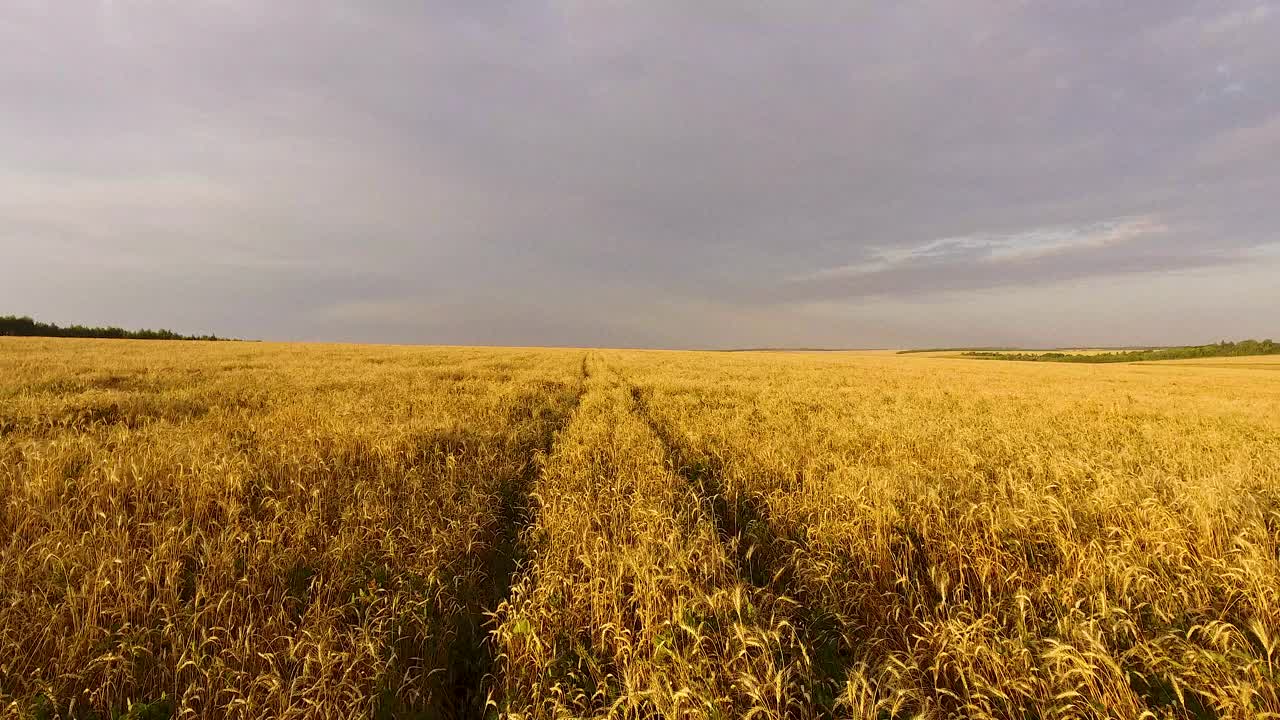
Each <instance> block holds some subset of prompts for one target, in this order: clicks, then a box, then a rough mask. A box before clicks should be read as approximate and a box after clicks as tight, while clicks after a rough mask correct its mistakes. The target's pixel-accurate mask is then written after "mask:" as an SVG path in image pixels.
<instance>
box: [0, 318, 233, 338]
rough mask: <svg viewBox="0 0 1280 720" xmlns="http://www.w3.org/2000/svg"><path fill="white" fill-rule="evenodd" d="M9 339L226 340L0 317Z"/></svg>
mask: <svg viewBox="0 0 1280 720" xmlns="http://www.w3.org/2000/svg"><path fill="white" fill-rule="evenodd" d="M5 335H8V336H13V337H64V338H120V339H125V340H226V339H228V338H220V337H218V336H217V335H180V334H178V333H176V332H173V331H172V330H125V329H124V328H118V327H86V326H84V325H71V326H69V327H62V326H60V325H55V324H53V323H43V322H37V321H35V320H32V319H31V318H29V317H19V316H17V315H0V336H5Z"/></svg>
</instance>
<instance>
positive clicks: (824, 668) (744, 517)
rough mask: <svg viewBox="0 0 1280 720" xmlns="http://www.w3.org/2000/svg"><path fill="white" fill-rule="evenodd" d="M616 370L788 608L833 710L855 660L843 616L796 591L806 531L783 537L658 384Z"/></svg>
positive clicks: (818, 699)
mask: <svg viewBox="0 0 1280 720" xmlns="http://www.w3.org/2000/svg"><path fill="white" fill-rule="evenodd" d="M613 371H614V374H615V375H617V377H618V379H619V380H620V381H621V382H622V383H623V384H624V385H625V386H627V387H628V388H629V390H630V392H631V398H632V400H633V402H634V405H635V411H636V414H637V415H639V416H640V417H641V418H642V419H643V420H644V422H645V424H646V425H648V427H649V429H650V430H651V431H652V432H653V434H654V436H656V437H657V438H658V440H659V442H660V443H661V444H662V447H663V450H664V452H665V454H666V457H667V461H668V463H669V464H670V466H671V467H672V469H673V471H674V472H675V473H676V474H677V475H678V476H679V477H681V478H683V479H684V480H685V482H687V483H688V484H689V485H690V486H691V487H692V488H693V489H694V490H695V491H696V492H697V493H698V495H699V496H700V497H701V498H702V499H703V502H704V503H705V505H706V506H707V507H708V508H709V509H710V516H711V521H712V522H713V524H714V525H715V528H716V531H717V533H718V534H719V536H720V539H721V542H722V544H723V545H724V548H725V551H726V554H727V555H728V557H729V558H730V561H731V562H732V563H733V567H734V570H735V572H736V574H737V576H738V578H739V580H740V581H741V582H743V583H744V584H746V585H748V586H749V587H750V588H751V589H752V593H753V595H754V596H755V597H756V598H758V599H759V600H760V601H762V602H765V603H768V604H771V605H773V606H775V607H780V608H783V609H784V612H785V614H786V615H787V619H788V621H789V622H790V623H791V626H792V627H793V628H794V630H795V633H796V640H797V641H798V642H799V643H800V645H801V646H802V647H803V648H804V649H803V652H802V653H796V655H797V657H795V658H793V659H794V660H796V661H798V662H799V664H800V665H802V666H805V665H807V666H809V668H810V671H809V672H808V673H806V674H807V675H808V678H809V679H808V684H809V687H808V688H806V695H807V696H808V699H809V702H810V703H811V704H812V706H813V709H814V710H815V714H816V716H817V717H830V716H832V714H833V712H834V705H835V699H836V697H837V695H838V694H839V692H840V689H841V688H842V687H843V685H844V682H845V677H846V676H847V673H848V669H849V667H850V666H851V665H852V664H853V662H854V660H853V657H852V655H851V653H850V651H849V648H847V647H845V643H844V642H843V638H842V633H841V630H842V623H841V622H840V620H839V618H838V617H836V616H835V615H834V614H833V613H831V612H829V611H827V610H825V609H824V608H823V607H822V606H821V603H814V604H812V605H811V604H810V603H809V602H806V598H804V597H803V596H802V595H801V593H799V592H797V590H798V588H797V586H796V583H795V581H794V564H793V562H792V558H791V554H790V552H789V549H790V548H791V547H793V546H794V545H796V544H797V543H800V542H803V539H800V538H785V537H782V535H781V533H779V532H778V528H777V526H776V524H775V523H774V522H772V521H771V519H770V517H769V509H768V505H767V504H766V502H765V501H764V500H763V498H759V497H756V496H753V495H750V494H748V493H746V492H742V491H738V492H734V491H733V490H732V489H731V488H729V487H728V486H727V482H726V477H725V469H724V465H723V463H722V462H721V461H720V459H719V458H716V457H714V456H710V455H703V456H699V455H696V454H695V453H694V452H692V450H691V449H690V448H689V447H688V445H687V443H684V442H682V441H680V439H679V438H678V437H677V435H676V431H675V429H674V428H672V427H671V426H670V425H669V424H667V423H665V422H663V421H662V420H661V419H659V418H658V417H657V416H656V415H655V414H654V412H653V409H652V406H651V396H652V391H646V390H645V389H643V388H641V387H640V386H639V385H636V384H635V383H633V382H631V381H630V380H629V379H628V378H626V377H625V376H623V375H622V374H621V373H620V372H618V371H617V370H613ZM800 655H803V657H800Z"/></svg>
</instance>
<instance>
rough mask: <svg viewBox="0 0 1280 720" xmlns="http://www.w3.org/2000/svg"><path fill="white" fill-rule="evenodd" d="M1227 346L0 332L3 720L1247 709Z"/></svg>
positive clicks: (1270, 487) (1246, 574)
mask: <svg viewBox="0 0 1280 720" xmlns="http://www.w3.org/2000/svg"><path fill="white" fill-rule="evenodd" d="M1277 367H1280V365H1275V364H1271V363H1269V362H1267V361H1265V360H1258V359H1256V358H1238V359H1232V361H1231V362H1223V361H1218V362H1209V361H1204V362H1178V363H1161V364H1135V365H1120V366H1115V365H1108V366H1077V365H1067V366H1063V365H1052V364H1020V363H993V362H983V361H980V360H965V359H957V358H948V357H927V356H923V357H922V356H893V355H886V354H876V353H867V354H856V353H821V354H819V353H808V354H806V353H785V354H784V353H741V354H738V353H735V354H722V353H669V352H643V351H580V350H525V349H479V348H397V347H374V346H364V347H362V346H338V345H333V346H305V345H267V344H246V343H169V342H155V343H147V342H132V341H78V340H38V339H5V340H3V341H0V497H2V498H3V506H2V507H0V714H4V715H8V716H13V717H39V718H54V717H67V718H71V717H75V718H88V717H103V718H106V717H113V716H119V715H124V714H128V715H129V716H130V717H135V718H143V717H150V718H156V717H178V718H188V717H190V718H195V717H208V718H215V717H244V718H256V717H268V716H269V717H290V718H293V717H298V718H304V717H305V718H313V717H314V718H322V717H323V718H328V717H344V718H346V717H351V718H355V717H377V718H392V717H482V716H486V715H488V716H497V717H512V718H530V719H533V718H561V717H619V718H738V717H746V718H818V717H849V718H909V717H922V718H944V717H975V718H988V717H989V718H1029V717H1036V718H1046V719H1047V718H1077V717H1083V718H1112V717H1119V718H1156V717H1197V718H1209V717H1217V718H1259V717H1280V690H1278V689H1277V688H1280V412H1277V408H1280V383H1276V381H1275V379H1274V378H1275V373H1274V372H1273V371H1274V369H1275V368H1277Z"/></svg>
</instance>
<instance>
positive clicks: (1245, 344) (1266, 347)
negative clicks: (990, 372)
mask: <svg viewBox="0 0 1280 720" xmlns="http://www.w3.org/2000/svg"><path fill="white" fill-rule="evenodd" d="M961 355H963V356H964V357H970V358H982V359H984V360H1019V361H1023V362H1068V363H1122V362H1142V361H1152V360H1190V359H1194V358H1213V357H1243V356H1246V355H1280V343H1275V342H1272V341H1271V340H1241V341H1240V342H1221V343H1217V344H1214V345H1191V346H1187V347H1172V348H1158V349H1153V350H1128V351H1122V352H1103V353H1064V352H1056V351H1055V352H1038V353H1036V352H991V351H984V350H971V351H968V352H964V353H961Z"/></svg>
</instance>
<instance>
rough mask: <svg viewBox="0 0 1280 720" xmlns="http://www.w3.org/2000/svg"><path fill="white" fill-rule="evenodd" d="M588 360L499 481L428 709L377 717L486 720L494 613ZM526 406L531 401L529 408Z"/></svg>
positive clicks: (532, 410) (517, 564)
mask: <svg viewBox="0 0 1280 720" xmlns="http://www.w3.org/2000/svg"><path fill="white" fill-rule="evenodd" d="M590 355H591V353H586V354H584V355H583V358H582V364H581V368H580V375H579V377H578V380H577V387H576V389H575V391H574V396H573V398H572V399H570V400H569V401H568V402H567V403H565V406H564V410H563V412H560V413H556V414H555V416H554V417H553V418H551V419H549V420H548V421H544V422H543V427H542V428H541V430H542V432H541V433H540V435H539V436H538V437H537V438H536V439H534V440H533V441H532V442H531V443H529V444H528V445H527V446H526V447H524V448H522V449H521V452H523V453H524V454H525V455H526V461H525V463H524V465H523V467H522V468H521V469H520V471H518V472H516V473H514V474H513V475H512V476H510V477H506V478H499V479H498V482H497V485H496V487H495V488H494V494H495V499H496V501H497V503H498V507H497V509H496V511H495V513H494V515H495V522H494V525H493V528H492V532H491V534H490V535H489V537H488V538H486V542H484V543H482V549H480V550H479V551H477V552H474V553H472V556H471V558H470V559H469V560H468V561H467V564H466V567H468V568H469V570H468V571H467V572H466V574H467V575H468V576H471V577H477V576H478V577H481V578H482V579H481V580H480V581H479V582H477V583H475V584H473V585H471V586H467V585H465V583H466V581H467V580H469V579H471V577H461V578H460V581H461V582H460V583H459V585H460V596H459V597H458V601H459V603H460V604H461V605H462V606H463V608H462V611H461V612H459V613H458V614H457V615H456V616H454V617H453V618H452V621H451V622H448V623H447V624H448V625H449V627H448V628H447V630H448V632H449V633H450V635H451V637H452V641H451V643H450V647H449V649H448V651H447V655H448V662H447V665H446V667H445V669H444V672H443V673H440V674H439V676H438V677H436V678H433V679H432V680H431V685H430V690H431V692H430V693H429V694H428V695H429V696H428V698H427V703H426V707H402V706H399V705H396V704H391V705H384V706H380V707H379V708H377V709H376V710H375V712H374V717H375V718H384V717H385V718H388V719H391V718H399V717H438V718H456V719H458V720H464V719H465V720H470V719H471V718H476V719H479V718H485V717H488V716H489V713H488V707H487V704H488V701H489V697H490V694H491V690H492V689H493V688H494V687H495V686H497V685H498V684H499V683H497V682H496V681H495V673H496V672H497V667H498V653H499V649H498V648H497V647H496V643H494V642H493V638H492V628H491V625H492V622H491V618H492V617H493V614H494V612H495V611H496V610H497V609H498V607H499V606H500V605H502V603H504V602H506V601H507V600H508V599H509V598H510V596H511V590H512V587H513V586H514V585H515V582H516V579H517V577H518V576H519V573H520V571H521V569H522V566H523V564H524V559H525V548H524V547H523V543H522V542H521V538H522V537H523V535H524V531H525V529H526V528H528V527H531V526H532V525H533V524H534V523H535V522H536V517H535V510H534V507H533V504H532V503H531V502H530V492H531V490H532V488H533V486H534V484H535V483H536V482H537V479H538V476H539V474H540V473H541V471H542V464H543V458H545V457H547V456H548V455H550V454H551V453H552V452H553V450H554V445H555V441H556V437H557V436H558V435H559V433H560V431H561V430H563V429H564V428H565V427H566V426H567V425H568V424H569V423H570V422H572V420H573V417H574V415H575V414H576V413H577V411H578V407H579V405H580V404H581V402H582V397H583V395H584V394H585V393H586V380H587V378H588V377H590V375H591V370H590V366H589V356H590ZM540 399H541V396H540V394H539V393H536V392H535V393H530V394H528V396H526V397H523V398H522V400H523V403H519V404H517V406H516V409H517V412H528V413H529V414H528V416H527V417H525V418H521V421H522V422H530V421H537V420H538V419H539V418H540V417H541V416H540V415H539V413H542V412H545V410H546V407H545V405H541V404H539V402H538V401H539V400H540ZM524 403H528V404H529V405H528V406H525V404H524Z"/></svg>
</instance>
